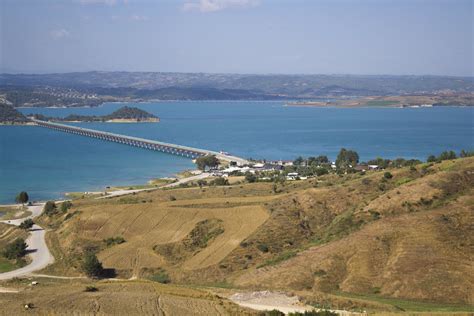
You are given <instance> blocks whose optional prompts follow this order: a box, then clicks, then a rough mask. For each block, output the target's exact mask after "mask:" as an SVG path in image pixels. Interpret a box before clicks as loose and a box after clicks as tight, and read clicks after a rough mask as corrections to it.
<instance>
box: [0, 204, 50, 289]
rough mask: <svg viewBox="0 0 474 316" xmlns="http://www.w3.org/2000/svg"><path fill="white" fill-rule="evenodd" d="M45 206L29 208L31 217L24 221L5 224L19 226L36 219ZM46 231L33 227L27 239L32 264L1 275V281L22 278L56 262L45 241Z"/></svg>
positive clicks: (39, 205) (11, 221) (9, 221)
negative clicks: (28, 220) (30, 219)
mask: <svg viewBox="0 0 474 316" xmlns="http://www.w3.org/2000/svg"><path fill="white" fill-rule="evenodd" d="M43 206H44V204H37V205H32V206H28V210H29V211H31V213H32V214H31V215H30V216H28V217H25V218H22V219H15V220H6V221H2V222H3V223H7V224H11V225H15V226H18V225H20V224H21V222H23V221H24V220H25V219H27V218H35V217H37V216H39V215H40V214H41V211H42V210H43ZM45 234H46V232H45V230H44V229H43V228H42V227H40V226H39V225H36V224H35V225H33V227H32V228H31V230H30V236H29V237H28V238H27V239H26V243H27V244H28V248H27V250H29V251H31V253H30V254H29V256H30V258H31V263H30V264H29V265H27V266H25V267H23V268H20V269H17V270H13V271H9V272H5V273H0V280H8V279H12V278H17V277H22V276H25V275H28V274H31V273H32V272H35V271H38V270H41V269H44V268H45V267H46V266H48V265H49V264H51V263H53V262H54V257H53V256H52V255H51V253H50V252H49V249H48V246H47V245H46V241H45Z"/></svg>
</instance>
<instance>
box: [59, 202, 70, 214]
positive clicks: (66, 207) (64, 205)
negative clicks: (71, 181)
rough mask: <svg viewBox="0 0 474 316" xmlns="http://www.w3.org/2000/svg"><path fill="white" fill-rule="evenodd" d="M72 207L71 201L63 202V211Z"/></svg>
mask: <svg viewBox="0 0 474 316" xmlns="http://www.w3.org/2000/svg"><path fill="white" fill-rule="evenodd" d="M71 207H72V203H71V201H64V202H63V203H62V204H61V212H62V213H66V212H67V211H68V210H69V209H70V208H71Z"/></svg>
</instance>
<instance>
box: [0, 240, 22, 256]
mask: <svg viewBox="0 0 474 316" xmlns="http://www.w3.org/2000/svg"><path fill="white" fill-rule="evenodd" d="M26 248H28V245H27V244H26V243H25V240H24V239H23V238H18V239H16V240H15V241H14V242H12V243H10V244H8V245H7V246H6V247H5V250H3V256H4V257H5V258H7V259H9V260H13V259H20V258H21V257H24V256H25V255H26Z"/></svg>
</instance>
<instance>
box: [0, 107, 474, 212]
mask: <svg viewBox="0 0 474 316" xmlns="http://www.w3.org/2000/svg"><path fill="white" fill-rule="evenodd" d="M124 105H128V106H136V107H139V108H141V109H143V110H146V111H148V112H150V113H153V114H155V115H157V116H158V117H160V119H161V122H160V123H142V124H130V123H74V124H72V125H77V126H81V127H85V128H90V129H97V130H103V131H109V132H113V133H117V134H124V135H129V136H136V137H141V138H147V139H153V140H158V141H163V142H168V143H174V144H179V145H185V146H190V147H196V148H203V149H209V150H214V151H221V150H223V151H226V152H229V153H230V154H233V155H237V156H240V157H243V158H261V159H263V158H265V159H294V158H296V157H297V156H300V155H301V156H306V157H307V156H317V155H327V156H328V157H329V158H330V159H335V158H336V155H337V153H338V151H339V149H340V148H341V147H345V148H350V149H354V150H356V151H357V152H358V153H359V155H360V158H361V160H368V159H372V158H375V157H377V156H381V157H384V158H396V157H404V158H418V159H422V160H425V159H426V157H427V156H428V155H430V154H438V153H440V152H441V151H443V150H455V151H456V152H459V151H460V150H461V149H466V150H472V149H473V147H474V146H473V144H474V133H473V118H474V109H473V108H469V107H436V108H404V109H401V108H353V109H343V108H309V107H288V106H285V104H284V102H231V101H228V102H217V101H216V102H214V101H212V102H210V101H207V102H206V101H199V102H198V101H196V102H191V101H190V102H156V103H142V104H133V103H132V104H112V103H111V104H104V105H103V106H101V107H97V108H72V109H71V108H69V109H50V108H46V109H45V108H40V109H36V108H23V109H20V110H21V111H22V112H23V113H25V114H30V113H40V114H45V115H48V116H66V115H68V114H71V113H74V114H81V115H103V114H108V113H111V112H112V111H114V110H116V109H118V108H120V107H122V106H124ZM0 166H1V169H0V203H11V202H13V201H14V197H15V195H16V194H17V193H18V192H19V191H23V190H24V191H27V192H28V193H29V195H30V197H31V199H33V200H45V199H52V198H60V197H61V196H62V195H63V194H64V193H65V192H69V191H84V192H85V191H96V190H103V188H104V187H105V186H109V185H129V184H130V185H132V184H141V183H145V182H147V181H148V180H150V179H153V178H158V177H164V176H172V175H174V174H175V173H177V172H179V171H182V170H184V169H190V168H193V167H194V165H193V164H192V162H191V161H190V160H189V159H186V158H183V157H178V156H173V155H168V154H164V153H159V152H153V151H148V150H142V149H138V148H134V147H129V146H125V145H121V144H117V143H110V142H105V141H99V140H97V139H92V138H88V137H81V136H77V135H71V134H66V133H60V132H56V131H53V130H49V129H44V128H40V127H34V126H0Z"/></svg>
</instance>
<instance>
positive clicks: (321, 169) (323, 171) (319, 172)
mask: <svg viewBox="0 0 474 316" xmlns="http://www.w3.org/2000/svg"><path fill="white" fill-rule="evenodd" d="M314 173H315V174H316V175H317V176H318V177H319V176H322V175H325V174H328V173H329V170H328V169H326V168H324V167H317V168H316V169H314Z"/></svg>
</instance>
